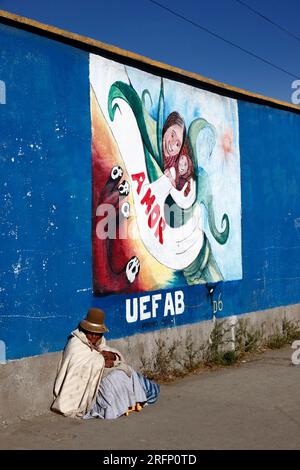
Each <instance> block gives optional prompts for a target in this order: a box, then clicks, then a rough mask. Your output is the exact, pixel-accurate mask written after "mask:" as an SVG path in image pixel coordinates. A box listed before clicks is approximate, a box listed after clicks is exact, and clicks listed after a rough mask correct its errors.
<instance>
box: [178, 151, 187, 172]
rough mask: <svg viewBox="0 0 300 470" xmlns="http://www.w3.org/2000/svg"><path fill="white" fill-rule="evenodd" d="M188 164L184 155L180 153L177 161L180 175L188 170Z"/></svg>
mask: <svg viewBox="0 0 300 470" xmlns="http://www.w3.org/2000/svg"><path fill="white" fill-rule="evenodd" d="M188 168H189V164H188V160H187V157H186V155H181V157H180V158H179V162H178V171H179V174H180V175H182V176H183V175H185V174H186V172H187V171H188Z"/></svg>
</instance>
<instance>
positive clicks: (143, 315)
mask: <svg viewBox="0 0 300 470" xmlns="http://www.w3.org/2000/svg"><path fill="white" fill-rule="evenodd" d="M149 301H150V295H145V296H144V297H140V319H141V320H148V319H149V318H151V312H145V310H146V308H147V306H146V305H145V304H146V302H149Z"/></svg>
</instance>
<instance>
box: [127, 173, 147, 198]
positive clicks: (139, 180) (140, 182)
mask: <svg viewBox="0 0 300 470" xmlns="http://www.w3.org/2000/svg"><path fill="white" fill-rule="evenodd" d="M131 178H132V181H136V182H137V184H138V185H137V188H136V191H137V193H138V194H140V192H141V189H142V186H143V184H144V181H145V178H146V176H145V173H144V172H143V171H142V172H141V173H135V174H134V175H131Z"/></svg>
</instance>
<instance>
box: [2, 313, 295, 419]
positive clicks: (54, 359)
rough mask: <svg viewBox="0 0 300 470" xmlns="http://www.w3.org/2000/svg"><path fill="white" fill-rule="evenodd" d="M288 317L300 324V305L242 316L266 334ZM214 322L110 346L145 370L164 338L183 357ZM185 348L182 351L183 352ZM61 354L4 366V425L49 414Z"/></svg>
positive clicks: (206, 335) (126, 339) (12, 362)
mask: <svg viewBox="0 0 300 470" xmlns="http://www.w3.org/2000/svg"><path fill="white" fill-rule="evenodd" d="M284 317H286V318H287V319H289V320H293V321H300V304H296V305H290V306H287V307H279V308H274V309H270V310H264V311H259V312H254V313H248V314H245V315H240V316H239V317H238V318H247V319H248V320H249V325H250V326H252V327H253V328H255V329H260V328H261V327H262V326H263V325H264V331H265V334H266V335H269V334H271V333H272V331H273V328H274V325H275V324H276V323H279V322H280V321H281V320H282V319H283V318H284ZM211 329H212V322H211V321H206V322H201V323H197V324H192V325H185V326H182V327H178V328H167V329H164V330H159V331H155V332H151V333H145V334H139V335H134V336H130V337H126V338H122V339H119V340H116V341H110V342H109V344H110V345H111V346H114V347H116V348H118V349H119V350H120V351H121V352H122V353H123V354H124V356H125V357H126V359H127V361H128V363H130V364H131V365H132V366H133V367H134V368H135V369H137V370H139V369H140V367H141V357H144V358H146V359H149V358H151V356H152V354H153V350H154V349H155V345H156V341H157V340H158V339H159V338H160V339H162V340H164V341H165V342H166V344H167V345H168V344H169V345H171V344H172V343H173V342H174V340H179V343H180V345H181V346H179V350H178V352H179V354H180V353H181V351H182V354H184V348H185V344H186V338H187V336H188V335H189V336H190V335H191V337H192V341H193V343H194V344H195V346H200V345H201V344H204V343H205V342H206V341H207V339H208V337H209V334H210V332H211ZM180 348H181V351H180ZM60 357H61V353H60V352H59V353H50V354H45V355H43V356H36V357H29V358H25V359H21V360H17V361H9V362H8V363H6V364H0V383H1V388H0V423H1V422H12V421H15V420H18V419H21V418H26V417H30V416H34V415H39V414H45V413H47V412H49V408H50V405H51V402H52V390H53V383H54V379H55V375H56V370H57V366H58V362H59V360H60Z"/></svg>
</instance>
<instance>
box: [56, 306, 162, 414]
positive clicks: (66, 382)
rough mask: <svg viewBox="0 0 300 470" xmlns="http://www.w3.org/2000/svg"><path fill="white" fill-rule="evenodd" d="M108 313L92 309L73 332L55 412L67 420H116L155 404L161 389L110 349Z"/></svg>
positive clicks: (62, 366)
mask: <svg viewBox="0 0 300 470" xmlns="http://www.w3.org/2000/svg"><path fill="white" fill-rule="evenodd" d="M107 331H108V329H107V328H106V326H105V324H104V312H103V311H102V310H100V309H96V308H92V309H89V311H88V315H87V317H86V318H85V319H84V320H82V321H81V322H80V325H79V328H78V329H76V330H75V331H73V332H72V334H71V337H70V339H69V341H68V343H67V346H66V348H65V350H64V352H63V356H62V359H61V362H60V364H59V370H58V373H57V376H56V379H55V384H54V402H53V404H52V407H51V409H52V410H53V411H56V412H58V413H61V414H63V415H65V416H70V417H79V418H84V419H89V418H103V419H113V418H118V417H119V416H122V415H124V414H125V415H128V413H129V412H130V411H140V410H141V409H142V408H143V406H144V405H145V404H148V403H149V404H150V403H155V402H156V400H157V398H158V395H159V385H157V384H155V383H154V382H151V381H150V380H148V379H147V378H146V377H143V376H142V375H141V374H139V373H138V372H136V371H134V370H133V369H132V368H131V367H130V366H129V365H128V364H127V363H126V362H125V360H124V358H123V356H122V354H121V353H120V352H119V351H118V350H116V349H114V348H110V347H109V346H107V344H106V341H105V338H104V337H103V334H104V333H105V332H107Z"/></svg>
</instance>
